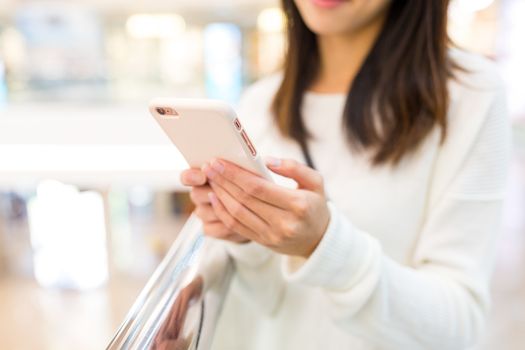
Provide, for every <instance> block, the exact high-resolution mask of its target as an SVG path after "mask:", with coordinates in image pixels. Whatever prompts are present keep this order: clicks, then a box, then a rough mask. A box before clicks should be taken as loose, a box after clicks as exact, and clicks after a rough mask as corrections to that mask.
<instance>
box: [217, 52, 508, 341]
mask: <svg viewBox="0 0 525 350" xmlns="http://www.w3.org/2000/svg"><path fill="white" fill-rule="evenodd" d="M452 55H453V57H454V58H455V59H456V60H457V62H458V63H459V64H460V65H461V66H463V67H464V68H467V69H468V70H469V71H470V72H469V73H458V76H459V80H460V81H459V82H457V81H450V84H449V91H450V95H451V103H450V108H449V112H448V120H449V129H448V135H447V138H446V141H445V143H444V144H440V137H439V135H440V133H439V130H438V129H437V128H436V129H435V130H434V132H433V133H432V134H431V135H430V136H429V137H428V138H427V139H426V141H425V142H424V144H423V145H422V147H421V148H420V149H419V150H418V151H417V153H416V154H414V155H412V156H409V157H407V158H406V159H405V160H404V161H402V163H401V164H400V165H399V166H397V167H395V168H391V167H389V166H383V167H379V168H372V167H371V166H370V164H369V161H368V160H367V158H366V157H365V156H364V155H362V154H358V153H356V152H353V151H352V150H351V149H350V148H349V147H348V146H347V144H346V141H345V136H344V132H343V129H342V127H341V125H342V124H341V123H342V111H343V107H344V101H345V96H342V95H320V94H312V93H308V94H307V95H306V98H305V101H304V105H303V116H304V119H305V123H306V125H307V127H308V129H309V130H310V131H311V132H312V133H313V135H314V137H315V140H314V141H312V143H311V145H310V148H311V153H312V158H313V159H314V162H315V164H316V166H317V168H318V170H319V171H320V172H321V173H322V174H323V176H324V178H325V184H326V190H327V195H328V197H329V199H330V202H329V205H330V210H331V220H330V224H329V227H328V229H327V232H326V233H325V235H324V237H323V239H322V240H321V242H320V244H319V246H318V247H317V249H316V250H315V251H314V252H313V254H312V255H311V257H310V258H309V259H307V260H305V259H301V258H296V257H287V256H282V255H279V254H276V253H274V252H272V251H270V250H268V249H266V248H263V247H261V246H259V245H257V244H255V243H250V244H248V245H235V244H230V243H226V244H225V246H226V248H227V249H228V251H229V253H230V254H231V255H232V256H233V258H234V261H235V265H236V268H237V273H236V277H235V278H234V281H233V284H232V287H231V289H230V293H229V296H228V298H227V300H226V303H225V306H224V310H223V314H222V316H221V319H220V322H219V325H218V329H217V333H216V337H215V341H214V349H220V350H236V349H239V350H241V349H242V350H252V349H261V350H270V349H271V350H279V349H283V350H284V349H286V350H295V349H297V350H299V349H300V350H309V349H312V350H313V349H322V350H328V349H353V350H358V349H403V350H410V349H439V350H445V349H465V348H467V347H469V346H471V345H473V344H474V343H475V342H476V340H477V339H478V338H479V336H480V335H481V334H482V333H483V326H484V323H485V317H486V314H487V311H488V308H489V302H490V295H489V280H490V275H491V270H492V265H493V261H494V252H495V244H496V239H497V235H498V228H499V221H500V211H501V207H502V199H503V196H504V190H505V180H506V168H507V163H508V158H509V157H508V154H509V145H510V142H509V138H510V136H509V135H510V133H509V123H508V120H507V115H506V109H505V99H504V95H503V93H502V92H503V86H502V83H501V81H500V79H499V78H498V75H497V73H496V71H495V68H494V66H493V64H491V63H490V62H489V61H487V60H485V59H483V58H480V57H477V56H474V55H471V54H467V53H465V52H460V51H453V52H452ZM280 79H281V77H280V76H273V77H270V78H268V79H265V80H262V81H261V82H259V83H257V84H255V85H254V86H253V87H251V88H250V89H248V91H247V92H246V93H245V96H244V98H243V99H242V102H241V104H240V106H239V114H240V116H241V120H242V121H243V123H244V124H245V126H246V128H247V130H248V131H249V134H250V135H251V136H252V138H253V139H254V143H255V145H256V147H257V148H258V149H259V152H260V153H262V154H264V155H272V156H277V157H283V158H294V159H297V160H300V161H303V157H302V154H301V151H300V149H299V147H298V146H297V145H296V144H295V143H294V142H292V141H290V140H287V139H284V138H283V137H282V136H280V134H279V132H278V131H277V129H276V127H275V125H274V123H273V119H272V116H271V114H270V112H269V107H270V103H271V100H272V98H273V95H274V94H275V91H276V89H277V87H278V85H279V83H280Z"/></svg>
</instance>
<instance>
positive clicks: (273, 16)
mask: <svg viewBox="0 0 525 350" xmlns="http://www.w3.org/2000/svg"><path fill="white" fill-rule="evenodd" d="M284 24H285V16H284V13H283V11H282V10H281V9H279V8H277V7H272V8H267V9H265V10H263V11H261V13H260V14H259V17H258V18H257V27H258V28H259V30H260V31H262V32H267V33H275V32H282V31H283V29H284Z"/></svg>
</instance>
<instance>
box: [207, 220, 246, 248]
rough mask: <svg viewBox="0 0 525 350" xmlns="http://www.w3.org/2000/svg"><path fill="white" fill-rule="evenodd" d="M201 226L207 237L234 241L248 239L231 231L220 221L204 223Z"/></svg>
mask: <svg viewBox="0 0 525 350" xmlns="http://www.w3.org/2000/svg"><path fill="white" fill-rule="evenodd" d="M203 228H204V233H205V234H206V236H208V237H212V238H216V239H221V240H225V241H231V242H234V243H247V242H249V241H250V239H248V238H245V237H243V236H241V235H239V234H237V233H234V232H232V231H231V230H230V229H228V228H227V227H226V226H225V225H224V224H223V223H222V222H221V221H217V222H207V223H204V225H203Z"/></svg>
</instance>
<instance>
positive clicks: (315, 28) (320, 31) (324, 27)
mask: <svg viewBox="0 0 525 350" xmlns="http://www.w3.org/2000/svg"><path fill="white" fill-rule="evenodd" d="M316 17H317V16H316ZM323 17H324V18H305V23H306V26H307V27H308V28H309V29H310V30H311V31H312V32H314V33H315V34H317V35H339V34H345V33H351V32H352V31H354V30H356V29H357V28H359V26H360V23H359V21H355V20H354V21H353V20H352V19H350V18H348V17H346V18H344V19H343V20H342V19H341V18H331V16H323ZM334 17H337V16H334Z"/></svg>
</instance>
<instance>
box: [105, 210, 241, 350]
mask: <svg viewBox="0 0 525 350" xmlns="http://www.w3.org/2000/svg"><path fill="white" fill-rule="evenodd" d="M221 248H222V247H221V246H220V245H218V244H217V242H215V241H212V240H208V239H205V238H204V236H203V234H202V225H201V222H200V220H199V219H197V218H196V217H195V216H191V217H190V218H189V220H188V221H187V222H186V224H185V225H184V227H183V228H182V230H181V232H180V233H179V236H178V237H177V239H176V241H175V242H174V243H173V246H172V247H171V248H170V250H169V252H168V253H167V254H166V257H165V258H164V260H163V261H162V262H161V264H160V265H159V267H158V268H157V269H156V270H155V272H154V274H153V276H152V277H151V278H150V280H149V281H148V283H147V284H146V286H145V287H144V289H143V290H142V292H141V293H140V295H139V297H138V298H137V300H136V301H135V303H134V304H133V306H132V308H131V309H130V311H129V313H128V315H127V316H126V319H125V320H124V322H123V323H122V325H121V326H120V328H119V329H118V331H117V334H116V335H115V336H114V338H113V340H112V341H111V343H110V344H109V345H108V347H107V349H108V350H117V349H119V350H120V349H126V350H128V349H130V350H131V349H133V350H135V349H141V350H142V349H144V350H145V349H151V350H160V349H162V350H168V349H169V350H186V349H192V350H193V349H195V350H204V349H209V348H210V347H211V344H212V341H213V334H214V331H215V325H216V322H217V320H218V317H219V315H220V311H221V308H222V303H223V301H224V298H225V295H226V293H227V291H228V288H229V285H230V280H231V275H232V271H233V267H232V263H231V261H230V259H229V257H228V255H227V254H226V252H225V251H224V250H223V249H221Z"/></svg>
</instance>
